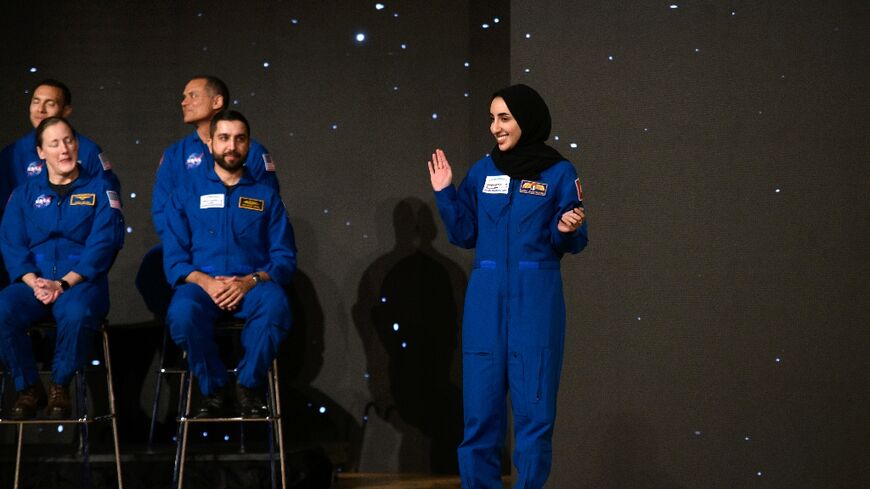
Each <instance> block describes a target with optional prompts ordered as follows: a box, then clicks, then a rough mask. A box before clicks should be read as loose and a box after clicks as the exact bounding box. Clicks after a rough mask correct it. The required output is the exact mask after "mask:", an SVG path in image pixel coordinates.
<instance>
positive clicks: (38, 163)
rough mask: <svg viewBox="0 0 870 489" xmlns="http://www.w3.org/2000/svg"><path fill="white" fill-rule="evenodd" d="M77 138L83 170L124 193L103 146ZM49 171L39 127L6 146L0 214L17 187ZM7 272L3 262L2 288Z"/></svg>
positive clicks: (0, 158) (1, 154)
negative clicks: (38, 138)
mask: <svg viewBox="0 0 870 489" xmlns="http://www.w3.org/2000/svg"><path fill="white" fill-rule="evenodd" d="M76 138H77V139H78V143H79V152H78V155H79V160H80V161H79V163H81V169H82V171H83V172H84V173H85V174H87V175H89V176H91V177H95V176H97V175H102V176H103V178H105V179H106V181H107V182H108V183H109V187H110V188H111V189H112V190H115V191H117V192H120V191H121V183H120V182H119V181H118V177H117V176H116V175H115V173H114V172H112V164H111V163H110V162H109V160H108V158H107V157H106V155H105V154H104V153H103V150H102V149H101V148H100V146H99V145H98V144H97V143H95V142H93V141H91V140H90V139H88V138H87V137H85V136H83V135H81V134H78V133H77V134H76ZM47 171H48V170H46V169H45V161H43V160H42V159H41V158H40V157H39V154H37V152H36V129H33V130H31V131H30V132H28V133H27V134H25V135H24V136H22V137H21V138H19V139H18V140H17V141H15V142H14V143H11V144H9V145H8V146H6V147H5V148H3V151H0V216H2V214H3V209H5V208H6V202H7V201H8V200H9V196H10V195H12V191H13V190H15V188H16V187H18V186H19V185H22V184H24V183H26V182H27V181H29V180H32V179H34V178H39V177H41V176H42V175H43V174H45V173H46V172H47ZM5 274H6V271H5V268H4V267H3V264H2V262H0V287H5V286H6V285H8V284H9V279H8V277H5Z"/></svg>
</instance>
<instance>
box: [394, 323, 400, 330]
mask: <svg viewBox="0 0 870 489" xmlns="http://www.w3.org/2000/svg"><path fill="white" fill-rule="evenodd" d="M398 330H399V323H393V331H398Z"/></svg>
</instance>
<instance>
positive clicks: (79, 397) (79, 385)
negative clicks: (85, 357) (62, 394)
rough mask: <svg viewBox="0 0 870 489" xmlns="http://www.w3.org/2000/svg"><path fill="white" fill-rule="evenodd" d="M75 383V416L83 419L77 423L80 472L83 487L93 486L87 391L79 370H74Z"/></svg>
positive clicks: (82, 375)
mask: <svg viewBox="0 0 870 489" xmlns="http://www.w3.org/2000/svg"><path fill="white" fill-rule="evenodd" d="M75 383H76V411H75V417H76V419H78V420H84V421H85V422H84V423H81V424H80V425H79V439H80V440H81V445H80V448H81V452H82V459H83V462H84V463H83V464H82V469H83V470H84V472H83V473H82V479H83V480H84V483H83V486H84V487H93V483H92V482H91V450H90V444H89V442H90V440H89V439H88V435H89V433H88V423H87V417H88V408H87V404H86V403H87V402H88V401H87V393H86V392H85V389H87V387H86V386H85V379H84V374H83V373H82V371H81V370H78V371H76V376H75Z"/></svg>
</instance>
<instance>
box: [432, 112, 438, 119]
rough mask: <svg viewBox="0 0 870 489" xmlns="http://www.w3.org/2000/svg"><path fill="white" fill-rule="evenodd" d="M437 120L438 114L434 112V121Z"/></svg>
mask: <svg viewBox="0 0 870 489" xmlns="http://www.w3.org/2000/svg"><path fill="white" fill-rule="evenodd" d="M437 118H438V114H437V113H435V112H432V120H435V119H437Z"/></svg>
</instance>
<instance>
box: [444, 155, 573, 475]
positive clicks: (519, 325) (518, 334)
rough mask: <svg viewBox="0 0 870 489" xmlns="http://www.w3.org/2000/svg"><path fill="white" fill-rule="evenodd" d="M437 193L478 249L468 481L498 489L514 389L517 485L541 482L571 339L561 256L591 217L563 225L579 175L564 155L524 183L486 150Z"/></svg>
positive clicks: (462, 239) (464, 460) (469, 348)
mask: <svg viewBox="0 0 870 489" xmlns="http://www.w3.org/2000/svg"><path fill="white" fill-rule="evenodd" d="M435 197H436V202H437V205H438V210H439V212H440V214H441V218H442V219H443V221H444V224H445V226H446V228H447V233H448V238H449V240H450V242H451V243H453V244H455V245H457V246H460V247H462V248H475V260H474V269H473V270H472V272H471V278H470V280H469V282H468V290H467V292H466V296H465V312H464V317H463V325H462V353H463V367H462V368H463V402H464V404H463V410H464V418H465V436H464V440H463V442H462V444H461V445H460V446H459V450H458V456H459V470H460V474H461V476H462V487H463V488H466V489H472V488H474V489H478V488H496V487H497V488H501V482H500V477H501V457H500V448H501V446H502V442H503V440H504V436H505V429H506V424H507V415H506V405H505V404H506V402H505V396H506V392H507V390H508V389H510V394H511V396H510V397H511V404H512V409H513V416H514V431H515V450H514V464H515V465H516V467H517V470H518V473H519V480H518V481H517V484H516V486H515V487H522V488H527V487H531V488H538V487H542V486H543V485H544V482H545V481H546V479H547V477H548V475H549V472H550V466H551V462H552V434H553V424H554V421H555V418H556V393H557V391H558V386H559V376H560V373H561V368H562V354H563V349H564V337H565V302H564V298H563V295H562V277H561V273H560V271H559V262H560V260H561V258H562V255H563V254H565V253H579V252H580V251H581V250H583V248H585V247H586V243H587V229H586V223H585V222H584V224H583V225H582V226H581V227H580V228H579V229H577V230H576V231H575V232H574V233H570V234H565V233H562V232H559V231H558V229H557V228H556V226H557V224H558V222H559V219H560V217H561V216H562V214H564V213H565V212H568V211H569V210H571V209H573V208H575V207H578V206H582V196H581V190H580V184H579V180H578V179H577V173H576V171H575V169H574V166H573V165H572V164H571V163H569V162H568V161H561V162H558V163H556V164H555V165H553V166H552V167H550V168H548V169H547V170H544V171H543V172H542V173H541V176H540V178H539V179H537V180H534V181H531V180H522V181H518V180H514V179H510V178H509V177H508V176H506V175H504V174H502V173H501V172H500V171H499V170H498V169H497V168H496V166H495V164H494V163H493V161H492V158H491V157H489V156H487V157H486V158H484V159H482V160H480V161H478V162H477V163H476V164H475V165H474V166H473V167H472V168H471V170H470V171H469V172H468V175H467V176H466V177H465V180H464V181H463V182H462V183H461V184H460V186H459V189H458V190H457V189H455V188H454V187H453V186H452V185H451V186H449V187H447V188H445V189H443V190H441V191H440V192H436V193H435Z"/></svg>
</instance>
